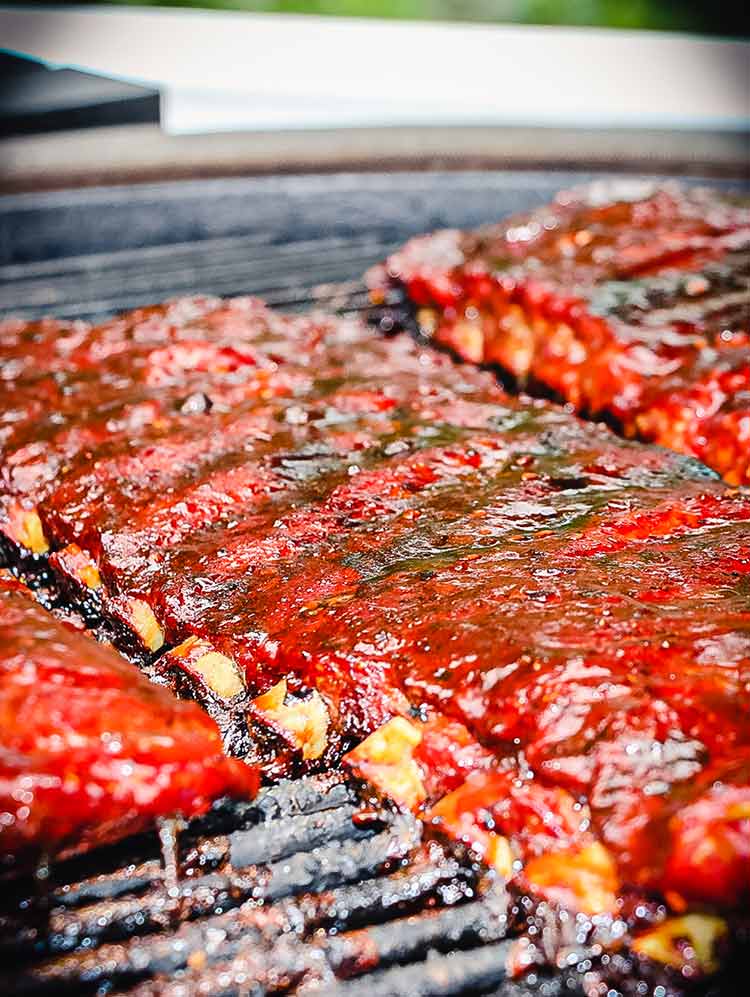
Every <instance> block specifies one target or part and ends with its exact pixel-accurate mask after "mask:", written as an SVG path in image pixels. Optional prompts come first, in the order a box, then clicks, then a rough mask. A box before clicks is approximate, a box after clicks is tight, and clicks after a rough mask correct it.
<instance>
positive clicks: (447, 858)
mask: <svg viewBox="0 0 750 997" xmlns="http://www.w3.org/2000/svg"><path fill="white" fill-rule="evenodd" d="M359 807H361V802H360V801H359V800H358V799H357V795H356V792H355V791H354V790H353V789H352V788H351V787H349V786H347V785H346V784H344V783H342V782H337V781H335V780H334V781H333V782H330V781H329V782H327V783H326V782H323V781H321V780H317V781H316V780H314V779H303V780H299V781H297V782H293V783H283V784H279V785H277V786H275V787H273V788H271V789H268V790H265V791H264V792H263V793H262V794H261V796H260V797H259V799H258V800H257V801H255V802H254V803H252V804H244V805H243V804H239V805H233V806H230V805H227V804H225V805H224V806H223V807H222V806H220V807H218V808H215V809H214V811H213V812H212V813H211V814H210V815H209V816H208V817H207V818H203V819H202V820H199V821H196V822H194V823H193V824H192V825H191V826H190V827H188V828H187V829H186V830H185V831H183V832H182V834H181V835H180V834H178V835H177V849H176V858H177V863H176V866H175V867H174V868H173V869H170V864H169V860H168V858H167V860H166V861H162V860H160V858H159V853H158V841H157V838H156V836H155V835H153V836H145V835H144V836H141V837H139V838H135V839H131V840H130V841H128V842H124V843H123V844H121V845H120V846H117V847H114V848H110V849H108V850H101V851H100V852H98V853H95V854H92V855H89V856H88V857H85V858H82V859H78V860H74V861H70V862H68V863H64V864H62V865H60V866H59V867H57V868H56V867H54V866H53V868H52V871H51V876H50V880H49V882H48V886H47V890H46V891H45V892H40V891H39V890H38V889H36V888H34V887H33V886H31V885H30V884H29V883H26V884H19V885H18V886H16V887H15V895H14V890H13V888H12V887H8V888H7V889H6V891H5V896H4V899H3V903H2V910H3V911H4V913H3V914H2V915H0V917H2V922H1V923H0V927H1V932H0V954H1V955H2V958H3V963H4V968H5V973H4V978H5V987H6V989H5V990H4V993H7V994H9V995H10V994H14V995H16V994H17V995H20V994H24V995H26V994H29V995H31V994H60V993H71V994H88V993H97V994H98V993H106V992H109V991H110V990H112V989H115V990H116V991H117V992H118V993H121V992H132V993H134V994H142V995H145V994H174V995H175V997H176V995H177V994H180V995H186V994H192V993H206V994H209V993H210V994H218V993H221V994H238V995H239V994H247V993H252V994H255V993H258V994H261V993H278V992H286V993H289V992H292V993H296V992H298V991H299V992H305V993H307V992H313V991H317V992H322V993H326V994H337V995H341V997H344V995H347V994H352V995H356V994H360V993H362V994H364V993H365V992H367V993H370V992H371V993H372V994H373V995H385V994H389V995H390V994H392V995H416V994H436V995H437V994H461V993H464V994H465V993H487V992H492V991H495V990H496V989H497V987H498V986H500V985H502V984H503V981H504V980H505V977H506V969H505V960H506V957H507V954H508V951H509V948H510V946H511V944H512V940H511V939H510V937H509V936H510V935H511V934H512V933H513V928H512V924H513V920H514V915H513V907H512V904H511V903H510V902H509V900H508V897H507V895H506V892H505V890H504V888H503V887H502V885H501V884H500V883H499V882H498V881H497V880H496V879H493V878H492V877H491V876H488V875H487V874H486V873H485V872H484V871H483V870H482V869H481V867H479V866H477V865H476V864H473V863H472V862H471V861H470V860H469V859H468V858H467V857H466V856H465V855H463V854H459V853H454V852H453V851H451V850H450V849H448V848H447V847H445V846H443V845H441V844H440V843H438V842H428V841H425V840H424V839H423V828H422V825H421V823H420V822H419V821H417V820H415V819H414V818H412V817H407V816H401V815H397V814H393V813H389V812H383V813H382V814H381V815H379V816H378V818H377V819H375V820H373V821H371V823H369V824H368V825H364V826H363V824H362V823H361V822H359V823H357V822H355V821H353V820H352V817H353V815H354V814H355V813H356V812H357V809H358V808H359ZM29 895H31V896H32V900H31V902H30V903H25V904H19V902H18V898H25V897H27V896H29ZM200 988H203V989H200Z"/></svg>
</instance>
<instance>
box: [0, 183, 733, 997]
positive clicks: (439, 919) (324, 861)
mask: <svg viewBox="0 0 750 997" xmlns="http://www.w3.org/2000/svg"><path fill="white" fill-rule="evenodd" d="M590 179H591V176H590V175H586V174H582V173H570V172H568V173H546V174H539V173H521V174H518V173H516V174H514V173H482V174H479V173H456V174H430V173H425V174H402V175H399V174H396V175H391V176H385V175H380V176H379V175H375V174H373V175H356V176H338V177H337V176H328V177H286V178H266V179H256V180H227V181H205V182H201V183H175V184H169V185H166V184H165V185H160V186H156V187H138V188H131V189H128V188H111V189H100V190H96V189H88V190H81V191H71V192H61V193H54V194H47V195H33V196H30V195H29V196H27V195H21V196H17V197H7V198H4V199H0V316H3V315H8V314H15V315H19V316H22V317H27V318H33V317H39V316H41V315H44V314H55V315H57V316H59V317H85V318H89V319H92V318H101V317H104V316H106V315H110V314H112V313H113V312H116V311H118V310H121V309H125V308H132V307H136V306H138V305H141V304H148V303H152V302H154V301H158V300H162V299H164V298H167V297H170V296H173V295H178V294H184V293H195V292H203V293H211V294H220V295H230V294H242V293H251V294H257V295H260V296H262V297H264V298H265V299H266V300H267V301H268V302H269V303H270V304H272V305H275V306H280V307H282V308H287V309H298V308H306V307H310V306H311V305H315V306H319V307H322V308H325V309H327V310H334V311H339V312H341V311H357V310H360V309H362V308H363V307H364V306H365V305H366V301H367V299H366V294H365V290H364V287H363V285H362V283H361V274H362V273H363V272H364V271H365V270H366V269H367V268H368V267H369V266H370V265H371V264H373V263H375V262H377V261H379V260H381V259H382V258H383V257H384V256H385V255H387V253H388V252H389V251H391V250H392V249H393V248H395V246H397V245H398V244H399V243H400V242H401V241H402V240H403V239H405V238H406V237H407V236H409V235H412V234H414V233H416V232H420V231H426V230H429V229H432V228H435V227H439V226H462V227H463V226H473V225H477V224H481V223H482V222H485V221H489V220H494V219H497V218H499V217H501V216H502V215H505V214H508V213H510V212H512V211H519V210H525V209H527V208H530V207H533V206H534V205H536V204H539V203H542V202H544V201H545V200H547V199H549V198H550V197H552V196H553V195H554V193H555V192H556V191H557V190H559V189H560V188H561V187H566V186H570V185H572V184H575V183H580V182H584V181H587V180H590ZM721 186H723V187H725V188H726V187H730V188H732V187H737V186H738V185H737V184H732V183H729V182H727V183H723V184H721ZM363 805H365V804H364V803H363V801H362V799H361V798H359V797H358V796H357V793H356V792H355V790H354V789H352V788H351V787H349V786H347V785H346V784H345V783H343V782H341V781H336V780H335V779H334V780H333V781H329V782H328V783H324V782H321V781H320V780H318V781H317V782H316V781H315V780H309V779H308V780H300V781H298V782H295V783H284V784H280V785H278V786H275V787H273V788H270V789H268V790H265V791H264V792H263V794H262V795H261V797H260V798H259V799H258V800H256V801H255V802H253V803H252V804H246V805H242V806H238V805H233V806H231V807H229V806H224V807H219V808H215V809H214V811H212V813H211V814H210V815H209V816H208V817H206V818H204V819H202V820H201V821H198V822H194V823H193V824H192V825H191V826H190V827H189V828H188V829H186V830H184V831H182V832H180V833H177V834H175V832H174V828H173V826H172V825H167V826H165V827H163V828H162V831H161V845H162V850H163V853H164V856H165V857H164V858H162V857H161V855H160V844H159V838H158V837H157V836H156V835H153V836H144V837H141V838H138V839H131V840H129V841H127V842H124V843H122V844H121V845H119V846H117V847H114V848H110V849H107V850H99V851H98V852H96V853H94V854H92V855H90V856H88V857H84V858H81V859H77V860H71V861H69V862H67V863H65V864H62V865H60V866H53V867H52V868H51V870H49V871H47V870H41V871H40V876H39V877H38V879H37V881H36V882H35V883H33V884H30V883H28V882H27V883H19V884H17V885H15V886H11V885H10V884H5V885H4V887H3V899H2V901H1V902H0V957H1V958H2V960H3V966H4V975H5V977H6V980H5V982H6V988H5V992H7V993H9V994H37V993H40V994H50V993H51V994H58V993H71V994H87V993H96V994H108V993H123V992H128V993H132V994H138V995H143V997H145V995H157V994H158V995H164V997H167V995H169V997H189V995H192V994H205V995H209V994H210V995H211V997H217V995H230V994H231V995H234V994H237V995H239V994H242V995H248V994H252V995H255V994H264V993H279V992H283V993H300V994H307V993H313V992H320V993H325V994H331V995H337V997H339V995H340V997H344V995H351V997H354V995H360V994H361V995H363V997H364V995H366V997H383V995H386V994H387V995H401V994H403V995H409V997H418V995H423V994H424V995H428V994H430V995H448V994H467V993H471V994H502V995H504V997H526V995H529V994H532V993H533V994H537V995H544V997H556V995H562V994H574V993H576V992H578V990H579V986H580V979H581V976H580V970H581V969H583V970H585V969H587V968H588V967H589V966H590V965H591V962H590V961H589V960H590V959H591V958H592V951H589V950H587V948H586V943H585V935H583V934H582V935H580V939H581V941H580V944H574V945H573V946H572V947H570V948H569V949H568V950H567V952H568V957H567V963H566V964H567V965H568V966H569V967H570V968H569V969H566V970H564V971H563V970H561V971H559V972H557V973H556V974H555V975H554V976H549V975H547V976H545V975H544V974H542V975H539V974H534V973H532V974H531V975H529V976H527V977H526V979H525V980H524V981H523V982H521V983H519V982H513V981H509V980H507V979H506V978H505V969H504V966H505V960H506V957H507V955H508V951H509V949H510V946H511V945H512V944H513V941H512V935H513V933H514V931H515V930H516V929H515V928H514V925H515V924H516V923H517V922H520V921H521V920H522V915H523V916H524V917H525V916H526V914H527V912H526V911H525V910H523V909H519V908H518V907H515V908H514V906H513V904H511V903H509V901H508V898H507V896H506V894H505V892H504V890H503V889H502V887H501V886H500V885H499V884H498V883H497V881H495V880H493V879H492V878H491V877H488V876H486V875H485V874H484V872H483V871H482V869H480V868H479V867H478V866H477V865H475V864H473V863H472V861H471V860H470V858H469V857H467V856H466V855H464V854H462V853H461V852H460V851H456V850H452V849H448V848H447V847H446V846H444V845H443V844H441V843H439V842H435V841H426V840H424V838H423V831H422V828H421V826H420V825H418V824H417V823H416V822H415V821H413V820H412V819H411V818H406V817H402V816H399V815H396V814H391V813H379V814H377V815H375V816H373V815H372V814H369V815H368V813H367V812H363V813H364V817H365V818H366V819H361V818H359V817H357V816H356V815H357V814H358V813H359V812H360V811H361V810H362V807H363ZM353 817H354V818H355V819H354V820H353ZM175 837H176V841H177V844H176V846H175V845H174V839H175ZM535 930H537V931H539V939H540V940H539V945H540V946H541V947H542V948H543V945H544V941H543V938H544V933H545V930H546V929H544V930H543V928H542V927H537V928H536V929H535ZM573 939H574V941H575V932H574V934H573ZM717 986H718V988H719V989H717V990H715V993H717V994H718V993H721V994H726V995H729V994H730V993H733V992H735V991H734V988H733V985H732V983H731V981H729V980H725V981H724V982H723V983H720V984H717ZM615 992H616V991H615ZM632 992H633V993H636V992H638V993H641V992H642V991H637V990H635V989H634V990H633V991H632ZM649 992H651V991H649ZM736 992H739V991H736ZM667 993H668V991H665V997H666V994H667Z"/></svg>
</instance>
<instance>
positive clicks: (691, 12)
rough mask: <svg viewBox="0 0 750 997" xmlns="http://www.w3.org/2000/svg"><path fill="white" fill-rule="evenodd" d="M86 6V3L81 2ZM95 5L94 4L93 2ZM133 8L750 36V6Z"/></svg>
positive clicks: (309, 0) (364, 1) (470, 1)
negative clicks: (543, 25)
mask: <svg viewBox="0 0 750 997" xmlns="http://www.w3.org/2000/svg"><path fill="white" fill-rule="evenodd" d="M79 2H80V0H79ZM90 2H92V0H90ZM104 2H105V3H110V4H120V5H128V6H142V7H144V6H153V7H194V8H195V7H197V8H205V9H214V10H217V9H222V10H245V11H256V12H267V13H295V14H325V15H344V16H348V17H386V18H401V19H409V20H440V21H476V22H484V23H491V24H561V25H571V26H583V25H588V26H595V27H613V28H647V29H658V30H664V31H687V32H697V33H701V34H710V35H725V36H733V37H737V36H744V35H747V34H748V33H749V32H750V27H749V25H750V14H749V13H748V11H749V10H750V6H749V5H748V2H747V0H744V2H742V3H737V4H734V3H731V2H727V0H713V2H709V3H707V2H705V0H104Z"/></svg>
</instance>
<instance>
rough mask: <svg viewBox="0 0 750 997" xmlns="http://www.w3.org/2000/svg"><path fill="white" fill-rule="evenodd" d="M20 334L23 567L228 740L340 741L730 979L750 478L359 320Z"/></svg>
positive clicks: (273, 319)
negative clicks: (724, 967)
mask: <svg viewBox="0 0 750 997" xmlns="http://www.w3.org/2000/svg"><path fill="white" fill-rule="evenodd" d="M0 334H1V336H2V349H3V357H4V375H5V405H4V416H3V420H4V421H3V422H2V423H0V425H1V426H2V430H1V431H2V448H3V449H2V465H1V469H0V482H1V489H2V493H1V495H0V508H1V510H2V511H1V512H0V520H1V523H2V525H1V526H0V529H2V531H3V535H4V537H5V550H6V556H7V557H8V558H9V560H11V561H12V562H13V563H14V564H15V565H16V570H17V571H25V572H27V573H28V574H29V576H32V575H33V573H34V571H46V572H50V571H51V572H53V573H54V575H55V577H56V578H57V580H58V584H60V585H61V586H62V589H63V591H65V590H66V586H67V592H68V593H69V596H70V598H72V599H73V601H75V602H76V604H77V605H79V606H81V607H83V609H84V611H85V612H87V613H88V614H89V616H90V617H91V618H92V619H94V618H95V617H97V614H98V619H99V620H103V621H105V622H108V623H109V624H110V625H111V627H110V630H109V631H108V632H109V633H110V634H111V635H114V637H115V639H117V640H119V641H120V642H121V644H122V646H124V647H125V648H126V650H128V652H129V653H131V654H134V655H136V656H138V655H140V656H141V658H145V659H148V660H149V661H150V663H151V667H152V668H153V669H154V670H156V671H157V672H160V673H161V674H162V675H164V676H168V677H170V678H171V680H172V681H174V682H175V684H176V685H177V687H178V689H182V690H187V689H191V690H192V692H193V694H194V695H196V696H198V698H200V699H201V700H202V701H203V702H204V703H205V705H206V706H207V708H208V709H209V710H210V711H211V712H212V713H213V715H214V716H216V717H217V719H218V720H219V722H220V725H222V726H223V730H224V733H225V738H226V742H227V744H228V745H229V746H230V748H231V749H233V750H235V751H239V752H243V751H248V752H250V753H251V754H252V753H253V751H255V752H258V751H259V750H260V749H258V744H259V743H261V741H262V738H261V736H260V734H259V733H257V732H258V731H260V730H261V729H263V730H266V731H268V730H272V731H273V735H274V737H275V738H277V741H276V742H275V744H276V748H275V749H274V750H275V754H274V756H273V761H272V762H271V768H272V769H273V766H274V765H276V769H275V771H279V770H282V769H284V770H286V771H290V770H292V769H294V767H295V766H297V768H300V767H304V766H307V767H311V766H313V767H314V766H316V765H317V766H321V767H322V766H325V765H331V764H335V763H337V762H338V761H339V760H340V758H341V756H342V755H343V754H344V753H345V752H347V751H348V752H349V755H348V759H347V761H348V764H349V765H350V766H351V767H352V769H353V771H354V772H356V773H357V774H358V775H359V776H361V777H363V778H365V779H366V780H368V781H369V782H370V784H371V785H373V786H375V787H377V788H378V789H379V790H380V791H381V792H382V793H383V794H384V795H385V796H389V797H390V798H392V799H395V800H396V801H397V802H399V803H401V804H402V805H404V806H408V807H410V808H412V809H414V810H415V811H417V812H419V813H421V814H422V815H423V816H424V817H425V818H426V819H428V820H430V821H433V822H434V823H435V824H436V825H437V826H438V827H441V828H442V829H443V830H445V831H447V832H448V833H450V834H453V835H456V836H458V837H460V838H464V839H465V840H466V841H467V842H469V843H470V844H471V845H473V846H474V847H475V848H476V849H477V851H479V852H480V854H482V855H483V856H484V857H485V858H486V860H487V861H488V862H490V863H492V864H493V865H494V866H495V867H496V868H497V869H498V870H499V871H500V872H501V873H502V874H503V875H506V876H508V877H512V878H513V879H514V880H515V881H516V882H517V883H519V884H520V885H521V887H522V888H524V889H528V890H531V891H532V892H534V893H535V894H536V895H538V896H543V897H546V898H548V899H549V900H551V901H554V902H555V903H561V904H563V905H566V906H567V907H569V908H571V909H573V910H577V911H580V912H585V913H587V914H591V913H593V912H597V913H602V914H603V915H606V916H608V917H611V918H612V917H614V918H617V917H622V918H626V919H628V918H632V917H633V916H634V915H633V911H635V910H639V911H644V910H646V909H648V910H649V911H651V912H653V910H654V907H653V906H648V905H647V906H643V904H642V903H641V902H640V901H641V899H642V898H644V897H646V898H648V897H656V898H659V902H660V903H661V904H662V906H661V907H658V910H659V911H660V913H659V914H658V915H657V920H658V919H659V918H663V917H665V916H666V913H667V911H670V912H671V914H672V917H671V918H669V919H668V920H667V921H665V923H664V924H663V925H661V927H660V928H659V929H658V930H659V931H660V932H661V934H658V933H657V934H656V935H654V934H653V930H656V929H653V930H652V929H649V931H647V932H646V933H644V934H643V935H642V936H639V940H638V944H640V945H641V946H642V951H643V952H644V954H646V955H650V956H652V957H654V958H658V959H660V960H661V961H662V962H666V963H668V964H670V965H676V966H678V967H680V968H683V967H685V966H687V967H688V970H690V966H693V967H695V965H696V964H698V965H700V966H703V968H705V967H707V966H710V965H711V963H712V959H713V953H714V945H715V943H718V942H719V941H720V939H721V938H722V937H723V936H724V934H725V933H726V931H727V927H726V922H725V920H724V919H723V918H724V917H725V915H728V913H729V912H731V911H732V910H736V909H738V908H742V907H743V905H746V904H747V901H748V896H750V878H749V873H748V870H749V869H750V721H749V720H748V717H750V686H748V669H749V668H750V588H749V587H748V586H749V583H750V497H748V495H747V493H746V492H744V491H742V490H739V491H738V490H732V489H730V488H728V487H727V486H725V485H724V484H722V483H721V482H720V481H719V480H718V479H717V478H716V476H715V475H713V474H712V473H711V472H709V471H707V470H706V468H705V467H703V466H702V465H700V464H698V463H697V462H696V461H694V460H690V459H687V458H684V457H681V456H679V455H677V454H672V453H669V452H667V451H665V450H661V449H659V448H652V447H648V446H644V445H641V444H638V443H632V442H628V441H624V440H621V439H619V438H618V437H616V436H615V435H613V434H612V433H611V432H609V431H608V430H607V429H605V428H603V427H598V426H595V425H593V424H587V423H584V422H581V421H579V420H578V419H576V418H575V417H574V416H572V415H570V414H569V413H567V412H566V411H564V410H562V409H560V408H558V407H555V406H553V405H551V404H549V403H547V402H543V401H531V400H529V399H523V398H522V399H512V398H510V397H509V396H508V395H506V394H505V393H504V392H503V391H502V390H501V389H500V388H499V387H498V386H497V384H496V383H495V380H494V378H493V377H492V375H491V374H489V373H485V372H482V371H479V370H476V369H474V368H472V367H471V366H467V365H464V366H458V365H456V364H455V363H454V362H453V361H452V360H451V359H450V358H449V357H447V356H445V355H443V354H440V353H438V352H436V351H434V350H430V349H425V348H423V347H420V346H419V345H417V344H415V343H414V342H412V341H411V339H410V338H409V337H405V336H403V337H395V338H391V339H387V338H384V337H379V336H377V335H375V334H373V332H372V331H371V330H369V329H367V328H365V327H364V326H363V325H361V324H359V323H358V322H357V321H354V320H336V319H327V318H315V317H283V316H279V315H275V314H273V313H271V312H269V311H268V310H267V309H265V308H264V307H263V306H262V305H261V304H260V303H258V302H257V301H254V300H249V299H237V300H234V301H225V302H222V301H218V300H213V299H191V300H183V301H178V302H175V303H172V304H168V305H165V306H162V307H157V308H152V309H146V310H140V311H137V312H133V313H130V314H128V315H125V316H122V317H121V318H119V319H116V320H113V321H110V322H108V323H106V324H104V325H100V326H98V327H93V328H91V327H89V326H86V325H84V324H72V325H61V324H57V323H53V322H42V323H37V324H25V323H21V322H18V323H6V324H5V325H4V326H3V327H2V328H1V329H0ZM63 719H64V715H63ZM252 735H254V736H252ZM279 746H280V747H279ZM264 750H265V749H264ZM634 897H635V898H636V900H633V898H634ZM636 901H638V902H636ZM639 904H640V906H639ZM629 923H630V922H629ZM686 939H687V941H686ZM691 960H692V962H691ZM690 971H692V970H690Z"/></svg>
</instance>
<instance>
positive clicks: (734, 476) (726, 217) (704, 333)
mask: <svg viewBox="0 0 750 997" xmlns="http://www.w3.org/2000/svg"><path fill="white" fill-rule="evenodd" d="M371 282H372V284H373V287H374V288H375V294H376V297H377V298H378V299H382V298H383V297H384V296H385V297H386V298H387V297H388V295H389V294H390V293H392V290H393V289H394V288H396V289H398V290H399V291H400V293H401V294H403V295H404V296H405V297H406V299H407V300H408V301H409V302H410V303H411V305H412V307H413V309H414V313H415V315H416V318H417V321H418V324H419V326H420V328H421V330H422V332H423V333H424V335H426V336H428V337H430V338H432V339H434V340H435V341H436V342H439V343H441V344H443V345H445V346H448V347H450V348H451V349H453V350H455V351H456V352H457V353H458V354H459V355H460V356H462V357H464V358H465V359H467V360H471V361H473V362H477V363H487V364H498V365H500V366H501V367H502V368H503V369H504V370H505V371H507V372H510V373H511V374H512V375H514V376H515V377H516V378H518V379H519V380H520V381H521V382H522V383H523V382H526V383H529V384H530V385H531V386H533V387H537V388H538V387H541V388H543V389H544V390H546V391H547V392H553V393H555V395H557V396H559V397H561V398H563V399H565V400H566V401H568V402H571V403H572V404H573V405H574V406H575V407H576V409H577V410H579V411H581V412H585V413H589V414H594V415H606V416H608V417H609V418H610V419H612V420H614V421H615V422H616V423H617V424H618V425H619V426H620V427H622V429H623V430H624V431H625V433H626V434H627V435H628V436H638V437H640V438H641V439H644V440H650V441H654V442H656V443H660V444H662V445H663V446H667V447H670V448H672V449H673V450H677V451H679V452H680V453H686V454H692V455H694V456H696V457H699V458H700V459H701V460H702V461H704V462H705V463H706V464H708V465H709V466H710V467H713V468H715V469H716V470H717V471H719V472H720V473H721V474H723V475H724V476H725V477H726V479H727V480H728V481H730V482H732V483H734V484H739V483H742V482H744V483H748V482H749V481H750V208H748V207H747V205H746V204H742V203H740V202H739V201H737V200H735V199H732V198H729V197H722V196H720V195H718V194H713V193H711V192H707V191H696V190H683V189H680V188H678V187H672V186H667V187H663V188H661V189H659V188H657V189H654V188H653V187H644V185H643V184H640V183H637V184H628V185H622V184H621V185H619V186H614V187H607V186H606V185H605V186H602V185H594V186H593V187H591V188H587V189H585V190H583V191H577V192H573V193H569V192H564V193H562V194H560V195H559V196H558V198H557V200H556V201H555V202H554V203H553V204H551V205H549V206H547V207H544V208H541V209H539V210H537V211H535V212H532V213H531V214H529V215H525V216H520V217H515V218H511V219H510V220H509V221H507V222H504V223H502V224H499V225H493V226H489V227H487V228H484V229H480V230H478V231H477V232H472V233H461V232H458V231H445V232H438V233H436V234H434V235H429V236H424V237H420V238H417V239H414V240H412V241H411V242H410V243H408V244H407V245H406V246H405V247H404V248H403V249H402V250H400V251H399V252H397V253H395V254H394V255H393V256H392V257H391V258H390V259H389V260H388V262H387V264H386V265H385V266H384V267H382V268H379V269H378V270H377V271H375V272H373V274H372V275H371Z"/></svg>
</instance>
